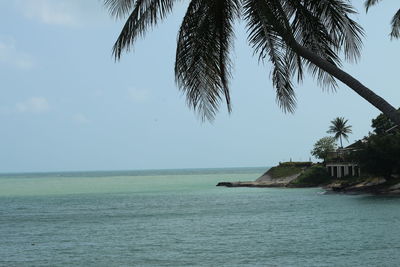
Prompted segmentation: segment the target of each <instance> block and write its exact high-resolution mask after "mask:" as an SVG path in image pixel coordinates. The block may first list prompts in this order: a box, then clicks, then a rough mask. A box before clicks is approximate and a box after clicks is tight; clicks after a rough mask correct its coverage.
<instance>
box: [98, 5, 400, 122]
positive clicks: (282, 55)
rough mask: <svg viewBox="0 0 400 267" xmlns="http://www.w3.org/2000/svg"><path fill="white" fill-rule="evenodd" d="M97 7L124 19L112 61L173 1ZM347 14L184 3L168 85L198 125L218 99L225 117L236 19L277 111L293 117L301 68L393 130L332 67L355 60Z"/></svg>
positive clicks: (358, 32)
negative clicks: (261, 65) (349, 95)
mask: <svg viewBox="0 0 400 267" xmlns="http://www.w3.org/2000/svg"><path fill="white" fill-rule="evenodd" d="M104 2H105V4H106V6H108V8H109V11H110V13H111V14H112V15H113V16H115V17H117V18H121V17H125V16H128V18H127V20H126V23H125V25H124V26H123V28H122V31H121V33H120V35H119V37H118V39H117V41H116V42H115V44H114V48H113V55H114V56H115V59H116V60H118V59H120V57H121V54H122V52H123V51H125V50H126V51H128V50H129V49H131V48H132V46H133V44H134V43H135V41H136V40H137V39H138V37H142V36H144V35H145V33H146V31H147V30H148V29H149V28H152V27H153V26H155V25H156V24H157V23H158V22H159V21H161V20H162V19H164V18H165V17H166V16H167V15H168V14H169V13H171V11H172V9H173V7H174V5H175V4H176V3H178V2H180V1H178V0H104ZM354 13H356V11H355V10H354V9H353V7H352V6H351V5H350V4H349V1H348V0H308V1H305V0H290V1H289V0H190V1H188V8H187V11H186V15H185V16H184V18H183V22H182V24H181V27H180V30H179V34H178V41H177V42H178V44H177V50H176V61H175V78H176V82H177V84H178V86H179V88H180V89H181V90H182V91H183V92H184V93H185V94H186V98H187V102H188V104H189V106H190V107H192V108H193V109H194V110H196V111H198V112H199V113H200V115H201V117H202V118H203V119H208V120H212V119H213V118H214V116H215V114H216V112H217V110H218V108H219V104H220V102H221V101H222V98H225V101H226V104H227V106H228V110H229V111H230V110H231V105H230V103H231V102H230V95H229V79H230V77H231V64H232V62H231V60H230V57H229V55H230V50H231V48H232V46H233V39H234V23H235V22H236V21H237V20H239V19H242V20H244V21H245V22H246V26H247V31H248V41H249V44H250V45H251V46H252V47H253V49H254V51H255V53H257V54H258V55H259V60H260V61H266V60H268V61H269V62H271V63H272V70H271V74H272V82H273V85H274V87H275V90H276V99H277V102H278V104H279V106H280V107H281V108H282V109H283V110H284V111H286V112H293V111H294V109H295V107H296V96H295V92H294V85H293V79H295V80H297V82H301V81H302V79H303V76H304V72H305V71H306V70H307V69H308V70H309V71H310V72H311V74H312V75H313V76H314V77H316V79H317V81H318V83H319V84H320V85H322V86H324V87H328V88H331V89H336V88H337V80H339V81H341V82H343V83H345V84H346V85H347V86H349V87H350V88H351V89H353V90H354V91H355V92H356V93H358V94H359V95H360V96H362V97H363V98H364V99H366V100H367V101H368V102H370V103H371V104H372V105H374V106H375V107H376V108H378V109H379V110H380V111H382V112H383V113H384V114H385V115H387V116H388V117H389V118H390V119H391V120H392V121H393V122H395V123H396V124H398V125H400V114H399V113H397V111H396V109H395V108H394V107H392V106H391V105H390V104H389V103H388V102H387V101H385V100H384V99H383V98H381V97H380V96H378V95H376V94H375V93H374V92H373V91H371V90H370V89H368V88H367V87H366V86H364V85H363V84H362V83H360V82H359V81H358V80H356V79H355V78H354V77H352V76H351V75H349V74H348V73H346V72H344V71H343V70H342V69H341V68H340V67H341V60H340V57H339V56H340V55H341V54H343V55H344V57H345V59H346V60H349V61H357V59H358V58H359V56H360V51H361V46H362V36H363V30H362V28H361V26H360V25H359V24H358V23H356V22H355V21H354V20H352V19H351V18H350V15H352V14H354Z"/></svg>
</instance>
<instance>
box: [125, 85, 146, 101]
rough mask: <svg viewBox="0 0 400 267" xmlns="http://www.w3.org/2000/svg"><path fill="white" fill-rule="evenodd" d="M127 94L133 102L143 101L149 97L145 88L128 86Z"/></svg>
mask: <svg viewBox="0 0 400 267" xmlns="http://www.w3.org/2000/svg"><path fill="white" fill-rule="evenodd" d="M128 95H129V97H130V99H131V100H132V101H133V102H136V103H143V102H146V101H147V99H148V98H149V97H150V91H149V90H146V89H138V88H130V89H128Z"/></svg>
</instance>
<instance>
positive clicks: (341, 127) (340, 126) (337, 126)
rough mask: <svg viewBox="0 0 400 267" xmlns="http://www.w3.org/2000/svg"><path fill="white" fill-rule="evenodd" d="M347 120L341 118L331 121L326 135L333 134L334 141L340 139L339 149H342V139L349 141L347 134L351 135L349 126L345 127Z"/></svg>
mask: <svg viewBox="0 0 400 267" xmlns="http://www.w3.org/2000/svg"><path fill="white" fill-rule="evenodd" d="M347 121H348V120H345V119H344V118H343V117H337V118H336V119H334V120H333V121H331V123H332V125H331V126H329V130H328V131H327V133H333V134H335V135H334V138H335V139H336V140H338V139H340V147H341V148H343V143H342V137H343V138H344V139H346V140H347V141H349V136H348V134H351V133H352V130H351V125H346V124H347Z"/></svg>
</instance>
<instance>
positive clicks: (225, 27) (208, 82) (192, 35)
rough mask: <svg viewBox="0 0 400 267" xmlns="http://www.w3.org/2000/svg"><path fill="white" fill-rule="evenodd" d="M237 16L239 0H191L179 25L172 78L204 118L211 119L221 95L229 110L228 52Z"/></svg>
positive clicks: (229, 70)
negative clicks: (173, 76) (173, 75)
mask: <svg viewBox="0 0 400 267" xmlns="http://www.w3.org/2000/svg"><path fill="white" fill-rule="evenodd" d="M238 16H239V1H238V0H219V1H214V0H193V1H191V3H190V5H189V7H188V10H187V13H186V15H185V17H184V19H183V22H182V25H181V27H180V30H179V34H178V46H177V52H176V61H175V79H176V82H177V84H178V86H179V88H180V89H181V90H182V91H183V92H185V93H186V99H187V102H188V104H189V106H190V107H192V108H193V109H194V110H196V111H198V112H199V114H200V117H201V118H202V119H203V120H204V119H207V120H213V118H214V116H215V113H216V111H217V110H218V108H219V104H220V102H221V97H222V96H224V97H225V100H226V103H227V106H228V111H230V110H231V104H230V94H229V84H228V81H229V78H230V76H231V61H230V59H229V52H230V50H231V48H232V43H233V37H234V34H233V23H234V21H235V19H236V18H238Z"/></svg>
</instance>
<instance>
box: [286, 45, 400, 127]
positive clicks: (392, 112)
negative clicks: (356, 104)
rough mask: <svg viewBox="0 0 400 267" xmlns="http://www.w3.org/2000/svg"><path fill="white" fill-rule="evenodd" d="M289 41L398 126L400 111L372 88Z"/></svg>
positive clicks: (298, 51) (299, 52)
mask: <svg viewBox="0 0 400 267" xmlns="http://www.w3.org/2000/svg"><path fill="white" fill-rule="evenodd" d="M289 43H290V44H291V46H292V47H293V49H294V50H295V51H296V52H297V53H298V54H299V55H300V56H301V57H303V58H305V59H307V60H308V61H310V62H311V63H313V64H314V65H316V66H318V67H319V68H321V69H323V70H324V71H326V72H327V73H329V74H331V75H332V76H333V77H335V78H337V79H338V80H340V81H341V82H343V83H344V84H346V85H347V86H348V87H350V88H351V89H353V90H354V91H355V92H356V93H357V94H359V95H360V96H361V97H363V98H364V99H365V100H367V101H368V102H369V103H371V104H372V105H373V106H375V107H376V108H377V109H379V110H380V111H382V113H383V114H385V115H386V116H387V117H388V118H389V119H391V120H392V121H393V122H394V123H396V124H397V125H398V126H400V113H399V112H398V111H397V110H396V109H395V108H394V107H393V106H392V105H390V104H389V103H388V102H387V101H386V100H385V99H383V98H382V97H380V96H378V95H377V94H375V93H374V92H373V91H372V90H370V89H369V88H367V87H366V86H364V85H363V84H362V83H361V82H359V81H358V80H357V79H355V78H354V77H353V76H351V75H350V74H348V73H347V72H345V71H343V70H341V69H340V68H338V67H336V66H335V65H333V64H331V63H330V62H328V61H327V60H325V59H323V58H321V57H320V56H318V55H316V54H315V53H313V52H312V51H310V50H308V49H307V48H305V47H303V46H301V45H300V44H299V43H297V42H296V41H294V40H291V42H289Z"/></svg>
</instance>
